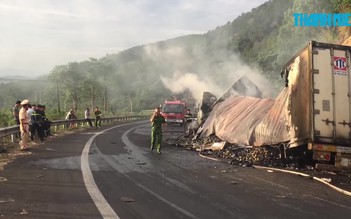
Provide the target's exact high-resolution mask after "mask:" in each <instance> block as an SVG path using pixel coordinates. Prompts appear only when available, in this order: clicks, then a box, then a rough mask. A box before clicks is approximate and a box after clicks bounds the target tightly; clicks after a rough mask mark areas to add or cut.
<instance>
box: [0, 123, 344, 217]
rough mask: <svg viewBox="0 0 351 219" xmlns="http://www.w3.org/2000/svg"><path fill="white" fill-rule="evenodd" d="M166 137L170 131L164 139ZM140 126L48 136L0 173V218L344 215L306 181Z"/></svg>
mask: <svg viewBox="0 0 351 219" xmlns="http://www.w3.org/2000/svg"><path fill="white" fill-rule="evenodd" d="M165 135H166V136H165V137H167V136H169V135H171V133H167V134H165ZM149 136H150V125H149V124H148V123H146V122H137V123H133V124H124V125H117V126H114V127H108V128H107V129H106V128H105V129H98V130H90V131H86V132H82V133H77V134H71V135H65V136H59V137H53V138H50V139H49V140H48V141H47V142H46V143H45V144H43V145H39V146H35V147H33V148H32V149H31V151H30V152H28V153H27V152H23V153H22V154H20V155H18V156H17V158H16V159H15V160H14V161H13V162H11V163H9V164H8V165H7V166H5V168H4V170H2V171H0V217H2V218H65V219H70V218H128V219H129V218H152V219H158V218H160V219H164V218H204V219H206V218H294V219H295V218H351V197H349V196H346V195H343V194H340V193H337V192H335V191H334V190H331V189H330V188H328V187H326V186H325V185H322V184H320V183H318V182H315V181H313V180H311V179H307V178H303V177H299V176H296V175H289V174H285V173H278V172H268V171H266V170H258V169H254V168H242V167H235V166H231V165H228V164H224V163H218V162H214V161H211V160H207V159H203V158H201V157H200V156H198V154H197V153H196V152H193V151H186V150H184V149H182V148H178V147H175V146H170V145H164V146H163V148H162V154H157V153H156V152H155V151H153V152H151V151H150V149H149V147H150V137H149Z"/></svg>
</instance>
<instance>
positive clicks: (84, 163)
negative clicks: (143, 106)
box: [80, 124, 128, 219]
mask: <svg viewBox="0 0 351 219" xmlns="http://www.w3.org/2000/svg"><path fill="white" fill-rule="evenodd" d="M125 125H128V124H123V125H118V126H114V127H112V128H109V129H106V130H103V131H102V132H98V133H96V134H95V135H93V136H92V137H91V138H90V139H89V140H88V141H87V143H86V144H85V146H84V149H83V151H82V155H81V161H80V166H81V170H82V174H83V181H84V184H85V187H86V188H87V190H88V192H89V195H90V197H91V198H92V199H93V202H94V204H95V206H96V207H97V208H98V210H99V212H100V214H101V216H102V217H103V218H106V219H109V218H117V219H119V217H118V215H117V214H116V212H115V211H114V210H113V209H112V207H111V206H110V205H109V204H108V202H107V201H106V199H105V197H104V196H103V195H102V193H101V192H100V190H99V188H98V187H97V185H96V183H95V180H94V177H93V174H92V172H91V169H90V165H89V150H90V147H91V145H92V143H93V141H94V139H95V138H96V137H97V136H98V135H100V134H102V133H104V132H106V131H109V130H111V129H114V128H118V127H122V126H125Z"/></svg>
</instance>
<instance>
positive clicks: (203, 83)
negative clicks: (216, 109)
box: [161, 71, 223, 101]
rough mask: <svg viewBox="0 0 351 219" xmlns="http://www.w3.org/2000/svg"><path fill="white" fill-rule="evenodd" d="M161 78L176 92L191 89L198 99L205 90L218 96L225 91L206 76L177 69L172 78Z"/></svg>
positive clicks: (167, 86)
mask: <svg viewBox="0 0 351 219" xmlns="http://www.w3.org/2000/svg"><path fill="white" fill-rule="evenodd" d="M161 80H162V82H163V84H164V86H165V87H166V88H168V89H169V90H171V91H172V92H173V93H175V94H178V93H182V92H184V91H185V90H189V91H190V92H191V94H192V96H193V97H194V98H195V99H196V100H197V101H199V100H201V98H202V93H203V92H205V91H210V92H211V93H213V94H214V95H216V96H217V95H220V94H221V93H222V92H223V89H222V88H220V87H218V86H217V85H216V84H214V83H213V82H212V81H210V80H208V79H206V78H204V79H200V78H199V77H198V76H197V75H196V74H194V73H181V72H179V71H177V72H175V73H174V74H173V77H172V78H167V77H163V76H161Z"/></svg>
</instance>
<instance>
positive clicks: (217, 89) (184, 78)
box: [144, 43, 272, 102]
mask: <svg viewBox="0 0 351 219" xmlns="http://www.w3.org/2000/svg"><path fill="white" fill-rule="evenodd" d="M144 49H145V53H146V55H147V56H148V57H149V58H152V59H153V60H154V61H155V62H161V63H162V64H165V65H167V66H172V68H173V69H174V71H173V75H172V76H166V74H164V75H162V76H161V80H162V82H163V84H164V86H165V87H166V88H168V89H169V90H171V91H172V92H173V93H175V94H179V93H182V92H184V91H186V90H189V91H190V92H191V94H192V96H193V98H195V99H196V100H197V101H198V102H199V101H200V100H201V98H202V95H203V92H205V91H207V92H211V93H212V94H214V95H216V96H217V97H220V96H221V95H222V94H223V93H224V92H225V91H226V90H227V89H228V88H229V87H230V86H231V85H233V84H234V83H235V82H236V81H237V80H239V79H240V78H241V77H242V76H246V77H248V79H250V80H251V82H253V83H254V84H255V85H256V86H257V87H258V88H259V89H260V90H261V92H262V94H263V97H271V95H272V92H271V87H272V86H271V85H270V82H269V81H268V80H267V79H266V78H265V77H264V76H263V74H262V73H260V72H259V71H258V70H256V69H254V68H251V67H250V66H248V65H246V64H244V63H243V62H242V61H241V60H240V58H239V57H238V56H237V55H235V54H228V52H227V51H219V52H217V53H216V54H213V55H212V56H211V57H209V56H208V55H206V54H205V50H204V48H201V47H200V46H197V47H196V45H194V46H193V47H192V48H191V49H189V48H187V49H184V48H182V47H181V46H180V45H172V44H171V43H168V44H167V46H164V47H161V46H159V44H150V45H148V46H145V48H144ZM213 57H215V59H216V60H215V61H214V60H213ZM194 59H196V60H194ZM194 66H195V67H194ZM189 69H191V70H189ZM248 88H249V87H248ZM249 89H250V88H249Z"/></svg>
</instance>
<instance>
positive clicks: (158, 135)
mask: <svg viewBox="0 0 351 219" xmlns="http://www.w3.org/2000/svg"><path fill="white" fill-rule="evenodd" d="M150 122H151V147H150V150H151V151H152V150H154V148H155V147H156V151H157V153H159V154H160V153H161V142H162V132H163V128H164V124H165V123H166V120H165V118H164V117H163V116H162V115H161V112H160V108H159V107H157V108H156V109H155V111H154V113H153V114H152V116H151V118H150Z"/></svg>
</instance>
